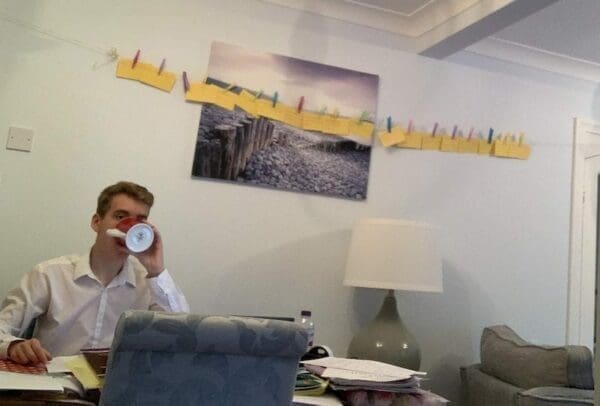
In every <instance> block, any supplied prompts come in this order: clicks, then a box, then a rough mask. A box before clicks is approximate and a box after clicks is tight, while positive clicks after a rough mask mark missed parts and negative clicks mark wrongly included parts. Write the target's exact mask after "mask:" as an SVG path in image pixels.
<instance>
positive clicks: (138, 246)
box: [106, 217, 154, 253]
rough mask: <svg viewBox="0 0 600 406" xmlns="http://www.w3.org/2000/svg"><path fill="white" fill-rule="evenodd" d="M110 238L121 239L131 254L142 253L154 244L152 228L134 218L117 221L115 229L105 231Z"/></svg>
mask: <svg viewBox="0 0 600 406" xmlns="http://www.w3.org/2000/svg"><path fill="white" fill-rule="evenodd" d="M106 234H108V235H109V236H111V237H115V238H121V239H123V240H124V241H125V246H126V247H127V249H128V250H129V251H131V252H135V253H139V252H144V251H146V250H147V249H148V248H150V247H151V246H152V244H153V243H154V230H152V227H151V226H150V225H149V224H147V223H144V222H143V221H141V220H138V219H136V218H135V217H127V218H124V219H123V220H121V221H119V222H118V223H117V225H116V228H111V229H109V230H106Z"/></svg>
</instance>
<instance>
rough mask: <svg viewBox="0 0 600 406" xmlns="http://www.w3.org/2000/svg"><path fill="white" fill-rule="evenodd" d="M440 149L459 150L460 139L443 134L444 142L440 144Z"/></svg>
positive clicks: (446, 150) (447, 150)
mask: <svg viewBox="0 0 600 406" xmlns="http://www.w3.org/2000/svg"><path fill="white" fill-rule="evenodd" d="M440 151H444V152H457V151H458V139H456V138H452V137H451V136H449V135H442V143H441V144H440Z"/></svg>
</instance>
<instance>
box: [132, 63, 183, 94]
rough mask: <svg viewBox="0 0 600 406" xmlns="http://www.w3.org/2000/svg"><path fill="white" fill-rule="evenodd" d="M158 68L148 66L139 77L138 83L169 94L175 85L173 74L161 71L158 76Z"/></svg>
mask: <svg viewBox="0 0 600 406" xmlns="http://www.w3.org/2000/svg"><path fill="white" fill-rule="evenodd" d="M158 70H159V68H157V67H155V66H152V65H149V66H148V67H147V68H146V69H144V70H143V71H142V73H141V75H140V78H139V80H140V82H142V83H145V84H147V85H150V86H153V87H156V88H158V89H160V90H164V91H165V92H171V90H173V86H174V85H175V74H174V73H172V72H167V71H164V70H163V71H162V72H161V73H160V75H159V74H158Z"/></svg>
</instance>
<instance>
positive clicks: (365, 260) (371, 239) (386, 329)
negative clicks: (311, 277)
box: [344, 218, 443, 370]
mask: <svg viewBox="0 0 600 406" xmlns="http://www.w3.org/2000/svg"><path fill="white" fill-rule="evenodd" d="M344 285H345V286H356V287H364V288H379V289H387V290H388V293H387V296H386V297H385V299H384V300H383V305H382V306H381V309H380V310H379V313H378V314H377V316H376V317H375V319H374V320H373V321H372V322H371V323H370V324H368V325H367V326H366V327H365V328H363V329H362V330H360V331H359V332H358V333H357V334H356V335H355V336H354V338H353V339H352V341H351V342H350V346H349V348H348V358H361V359H370V360H375V361H381V362H385V363H388V364H393V365H397V366H401V367H404V368H409V369H413V370H418V369H419V367H420V365H421V350H420V349H419V345H418V344H417V341H416V340H415V338H414V337H413V335H412V334H411V333H410V331H409V330H408V329H407V328H406V326H405V324H404V323H403V322H402V320H401V319H400V315H399V314H398V309H397V307H396V298H395V297H394V290H408V291H420V292H442V290H443V289H442V263H441V259H440V256H439V253H438V250H437V246H436V243H435V238H434V228H433V227H431V226H429V225H427V224H424V223H417V222H413V221H405V220H396V219H387V218H366V219H362V220H359V221H358V222H357V223H356V224H355V225H354V228H353V231H352V240H351V242H350V249H349V252H348V260H347V262H346V275H345V277H344Z"/></svg>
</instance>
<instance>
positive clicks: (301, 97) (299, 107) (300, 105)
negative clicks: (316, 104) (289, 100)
mask: <svg viewBox="0 0 600 406" xmlns="http://www.w3.org/2000/svg"><path fill="white" fill-rule="evenodd" d="M303 107H304V96H300V100H299V101H298V113H302V108H303Z"/></svg>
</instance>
